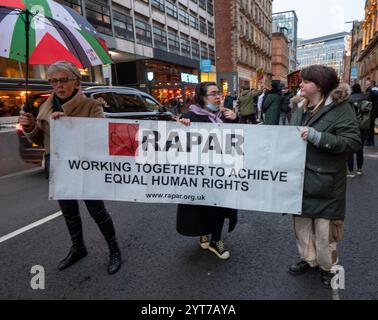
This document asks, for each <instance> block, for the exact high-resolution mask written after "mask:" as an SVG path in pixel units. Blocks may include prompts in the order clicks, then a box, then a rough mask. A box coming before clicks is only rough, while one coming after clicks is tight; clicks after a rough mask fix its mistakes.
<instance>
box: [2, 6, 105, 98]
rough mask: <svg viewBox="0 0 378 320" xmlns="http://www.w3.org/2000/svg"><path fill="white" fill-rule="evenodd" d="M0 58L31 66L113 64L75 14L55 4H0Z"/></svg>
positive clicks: (95, 35)
mask: <svg viewBox="0 0 378 320" xmlns="http://www.w3.org/2000/svg"><path fill="white" fill-rule="evenodd" d="M0 30H1V31H0V56H2V57H5V58H9V59H13V60H18V61H21V62H25V63H26V75H25V84H26V92H27V91H28V81H29V64H51V63H53V62H55V61H59V60H67V61H70V62H72V63H73V64H75V65H76V66H77V67H79V68H83V67H91V66H96V65H101V64H108V63H111V62H112V61H111V58H110V56H109V53H108V51H107V48H106V45H105V42H104V41H103V40H102V39H101V38H100V37H99V34H98V33H97V32H96V30H95V29H94V27H93V26H91V25H90V23H89V22H88V21H87V20H86V19H85V18H84V17H83V16H81V15H80V14H79V13H77V12H76V11H75V10H73V9H71V8H69V7H67V6H64V5H61V4H59V3H57V2H55V1H52V0H0Z"/></svg>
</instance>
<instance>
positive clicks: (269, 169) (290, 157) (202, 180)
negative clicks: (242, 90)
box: [50, 117, 306, 214]
mask: <svg viewBox="0 0 378 320" xmlns="http://www.w3.org/2000/svg"><path fill="white" fill-rule="evenodd" d="M299 131H300V128H298V127H289V126H256V125H239V124H219V125H218V124H210V123H192V124H191V125H190V126H189V127H185V126H183V125H181V124H178V123H176V122H165V121H133V120H120V119H90V118H69V117H67V118H62V119H59V120H57V121H51V173H50V199H102V200H113V201H135V202H154V203H184V204H196V205H211V206H219V207H227V208H235V209H244V210H256V211H263V212H276V213H290V214H301V210H302V193H303V178H304V166H305V159H306V143H305V142H304V141H302V139H301V138H300V134H299Z"/></svg>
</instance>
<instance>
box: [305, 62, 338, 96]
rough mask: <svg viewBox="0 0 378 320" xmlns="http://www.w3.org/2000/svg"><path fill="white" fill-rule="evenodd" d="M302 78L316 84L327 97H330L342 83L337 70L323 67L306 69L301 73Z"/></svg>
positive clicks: (317, 66) (315, 66) (316, 66)
mask: <svg viewBox="0 0 378 320" xmlns="http://www.w3.org/2000/svg"><path fill="white" fill-rule="evenodd" d="M301 78H302V80H307V81H311V82H313V83H315V84H316V85H317V86H318V87H319V88H320V91H321V92H322V94H323V96H325V97H328V95H329V94H330V93H331V92H332V91H333V90H335V89H336V88H337V87H338V85H339V83H340V79H339V77H338V75H337V73H336V71H335V69H333V68H331V67H327V66H322V65H314V66H309V67H306V68H304V69H303V70H302V71H301Z"/></svg>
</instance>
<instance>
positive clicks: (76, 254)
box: [58, 246, 88, 270]
mask: <svg viewBox="0 0 378 320" xmlns="http://www.w3.org/2000/svg"><path fill="white" fill-rule="evenodd" d="M87 254H88V252H87V249H86V248H85V246H82V247H75V246H72V248H71V250H70V252H69V253H68V255H67V257H65V258H64V259H63V260H62V261H61V262H60V263H59V265H58V270H64V269H67V268H68V267H70V266H72V265H73V264H74V263H75V262H77V261H79V260H80V259H82V258H84V257H85V256H86V255H87Z"/></svg>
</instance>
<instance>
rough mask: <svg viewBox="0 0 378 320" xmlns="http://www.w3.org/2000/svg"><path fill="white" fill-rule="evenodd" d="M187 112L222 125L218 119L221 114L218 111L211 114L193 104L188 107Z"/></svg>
mask: <svg viewBox="0 0 378 320" xmlns="http://www.w3.org/2000/svg"><path fill="white" fill-rule="evenodd" d="M189 110H190V111H191V112H193V113H194V114H196V115H198V116H206V117H208V118H209V120H210V121H211V122H212V123H223V121H222V119H221V118H220V117H221V115H222V112H220V111H218V112H215V113H213V112H210V111H207V110H206V109H204V108H201V107H200V106H198V105H195V104H192V105H191V106H190V107H189Z"/></svg>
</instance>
